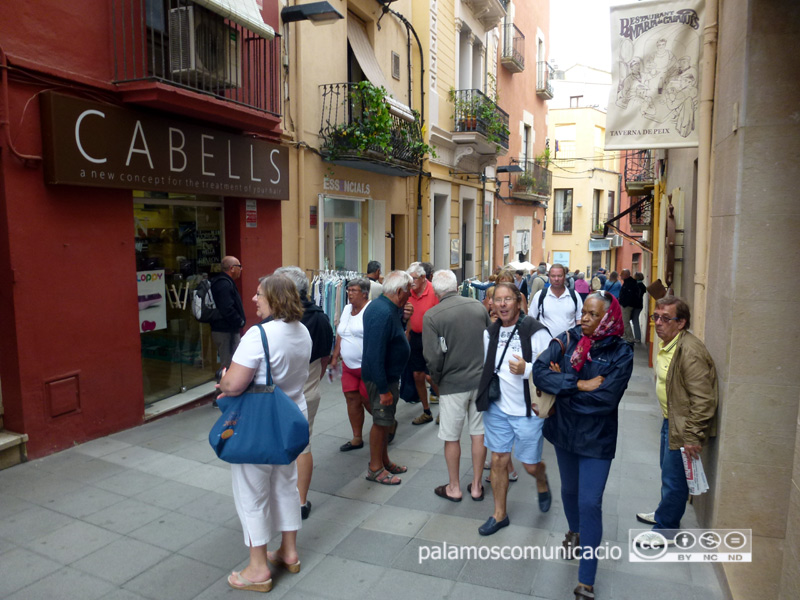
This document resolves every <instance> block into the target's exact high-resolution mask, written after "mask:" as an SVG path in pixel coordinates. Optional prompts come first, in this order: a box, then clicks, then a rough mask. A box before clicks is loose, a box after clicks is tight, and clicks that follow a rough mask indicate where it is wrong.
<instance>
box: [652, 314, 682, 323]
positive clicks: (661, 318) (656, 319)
mask: <svg viewBox="0 0 800 600" xmlns="http://www.w3.org/2000/svg"><path fill="white" fill-rule="evenodd" d="M650 320H651V321H652V322H653V323H658V322H659V321H664V323H669V322H670V321H680V319H679V318H677V317H667V316H665V315H658V314H656V313H653V314H652V315H650Z"/></svg>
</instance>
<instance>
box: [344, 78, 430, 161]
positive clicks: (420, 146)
mask: <svg viewBox="0 0 800 600" xmlns="http://www.w3.org/2000/svg"><path fill="white" fill-rule="evenodd" d="M387 95H388V93H387V91H386V88H384V87H383V86H380V87H376V86H375V85H373V84H372V83H370V82H369V81H360V82H358V83H356V84H354V85H353V86H352V88H351V89H350V92H349V94H348V97H347V98H346V99H345V103H349V106H350V109H351V111H352V115H353V118H352V120H351V122H349V123H341V124H339V125H337V126H336V127H335V128H334V130H333V131H332V132H331V134H330V139H331V143H330V144H329V147H328V158H329V159H331V160H336V159H337V158H339V157H340V156H341V155H342V154H343V153H345V152H348V153H349V152H354V153H356V154H359V155H363V154H365V153H366V152H367V151H368V150H377V151H380V152H381V153H383V154H386V155H391V153H392V146H393V141H396V139H393V135H397V134H398V132H396V131H395V126H394V119H393V118H392V114H391V113H390V112H389V105H388V104H387V103H386V100H385V98H386V96H387ZM413 113H414V118H415V120H416V121H417V122H418V121H419V113H418V112H417V111H413ZM400 136H401V138H402V141H403V142H404V143H405V144H406V146H407V147H408V148H409V149H410V151H411V153H412V154H413V155H414V156H415V158H416V160H418V161H421V160H422V157H423V156H424V155H425V154H426V153H430V154H431V155H432V156H436V154H435V152H434V150H433V148H432V147H430V146H428V145H427V144H426V143H425V142H424V141H423V140H422V137H421V135H419V136H417V135H415V134H414V128H412V127H408V128H403V129H402V132H401V133H400Z"/></svg>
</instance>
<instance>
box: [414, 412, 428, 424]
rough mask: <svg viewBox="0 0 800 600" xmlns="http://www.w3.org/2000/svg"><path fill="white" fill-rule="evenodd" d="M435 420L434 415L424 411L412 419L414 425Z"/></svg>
mask: <svg viewBox="0 0 800 600" xmlns="http://www.w3.org/2000/svg"><path fill="white" fill-rule="evenodd" d="M432 421H433V415H431V414H429V413H426V412H423V413H422V414H421V415H420V416H418V417H417V418H416V419H414V420H413V421H411V424H412V425H425V423H431V422H432Z"/></svg>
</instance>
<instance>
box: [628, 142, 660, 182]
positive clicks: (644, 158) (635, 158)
mask: <svg viewBox="0 0 800 600" xmlns="http://www.w3.org/2000/svg"><path fill="white" fill-rule="evenodd" d="M654 162H655V161H653V157H652V154H651V152H650V150H632V151H629V152H628V153H627V154H626V156H625V181H626V182H635V183H640V184H644V183H652V182H653V181H654V180H655V165H654Z"/></svg>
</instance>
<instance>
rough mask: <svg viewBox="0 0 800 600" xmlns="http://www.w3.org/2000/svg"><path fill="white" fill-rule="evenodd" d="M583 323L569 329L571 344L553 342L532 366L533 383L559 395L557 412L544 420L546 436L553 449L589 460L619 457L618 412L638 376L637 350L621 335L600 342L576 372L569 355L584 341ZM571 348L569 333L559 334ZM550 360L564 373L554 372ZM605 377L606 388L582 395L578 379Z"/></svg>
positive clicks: (543, 389)
mask: <svg viewBox="0 0 800 600" xmlns="http://www.w3.org/2000/svg"><path fill="white" fill-rule="evenodd" d="M581 335H582V333H581V328H580V325H578V326H576V327H573V328H572V329H570V330H569V338H570V339H569V344H568V345H567V351H566V353H565V354H564V355H563V356H562V354H561V346H560V345H559V344H555V343H551V344H550V346H549V347H548V348H547V350H546V351H544V352H542V353H541V354H540V355H539V358H538V359H537V360H536V362H535V363H533V380H534V383H535V384H536V387H538V388H539V389H541V390H542V391H543V392H548V393H550V394H556V411H555V414H553V416H551V417H550V418H548V419H546V420H545V423H544V430H543V433H544V437H545V438H546V439H547V440H548V441H549V442H550V443H551V444H553V445H554V446H557V447H559V448H563V449H564V450H568V451H569V452H573V453H574V454H578V455H580V456H588V457H590V458H604V459H611V458H614V454H615V453H616V450H617V426H618V423H617V408H618V406H619V402H620V400H622V394H624V393H625V388H627V387H628V380H629V379H630V378H631V374H632V373H633V349H632V348H631V347H630V345H629V344H627V343H626V342H624V341H622V339H621V338H619V337H617V336H612V337H607V338H605V339H604V340H600V341H599V342H597V344H596V345H595V346H594V347H593V348H592V350H591V352H590V355H591V357H592V360H591V361H588V360H587V361H586V363H585V364H584V365H583V368H582V369H581V370H580V372H576V371H575V369H573V368H572V365H571V364H570V362H569V357H570V356H572V352H573V351H574V350H575V347H576V346H577V345H578V341H579V340H580V338H581ZM558 337H559V338H560V339H561V341H562V342H564V343H565V344H566V342H567V333H566V332H565V333H562V334H561V335H560V336H558ZM550 361H553V362H557V363H558V364H559V365H560V366H561V373H556V372H555V371H551V370H550ZM598 375H602V376H603V377H605V380H604V381H603V383H602V385H601V386H600V387H599V388H597V389H596V390H594V391H593V392H579V391H578V380H579V379H592V378H594V377H597V376H598Z"/></svg>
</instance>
